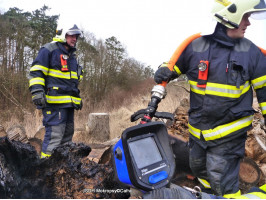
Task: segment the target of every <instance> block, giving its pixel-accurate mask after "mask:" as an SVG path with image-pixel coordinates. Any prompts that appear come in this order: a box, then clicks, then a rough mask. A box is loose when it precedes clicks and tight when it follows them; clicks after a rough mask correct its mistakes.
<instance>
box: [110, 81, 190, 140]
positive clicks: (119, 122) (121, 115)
mask: <svg viewBox="0 0 266 200" xmlns="http://www.w3.org/2000/svg"><path fill="white" fill-rule="evenodd" d="M182 84H183V83H182ZM186 87H187V86H186ZM166 89H167V96H166V98H165V99H163V100H162V101H161V102H160V104H159V106H158V109H157V110H158V111H161V112H170V113H174V111H175V110H176V108H177V107H178V106H179V102H180V101H181V100H182V99H183V98H185V97H188V93H187V92H186V91H185V90H184V89H183V88H181V87H178V86H176V85H175V84H170V85H168V86H167V88H166ZM150 97H151V96H150V94H149V93H148V94H146V95H145V96H143V95H139V96H137V97H135V98H134V99H132V102H131V103H130V104H128V105H123V106H122V107H120V108H119V109H115V110H113V111H111V112H110V132H111V139H113V138H115V137H118V136H120V135H121V133H122V132H123V130H125V129H126V128H128V127H130V126H133V125H136V124H138V123H139V121H137V122H134V123H132V122H130V116H131V115H132V114H133V113H134V112H136V111H138V110H140V109H143V108H146V107H147V106H148V103H149V101H150Z"/></svg>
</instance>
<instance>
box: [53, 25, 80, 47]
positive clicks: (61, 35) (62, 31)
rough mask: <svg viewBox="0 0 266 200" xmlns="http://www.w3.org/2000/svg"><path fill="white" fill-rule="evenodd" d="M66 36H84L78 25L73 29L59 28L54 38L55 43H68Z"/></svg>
mask: <svg viewBox="0 0 266 200" xmlns="http://www.w3.org/2000/svg"><path fill="white" fill-rule="evenodd" d="M66 34H67V35H78V36H81V35H82V31H81V30H80V29H79V28H78V27H77V25H76V24H74V26H73V27H72V28H61V27H57V29H56V36H55V37H54V38H53V41H56V42H62V43H65V42H66Z"/></svg>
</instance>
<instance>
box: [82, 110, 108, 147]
mask: <svg viewBox="0 0 266 200" xmlns="http://www.w3.org/2000/svg"><path fill="white" fill-rule="evenodd" d="M87 137H88V138H90V141H91V142H105V141H107V140H109V139H110V126H109V114H108V113H90V114H89V120H88V135H87Z"/></svg>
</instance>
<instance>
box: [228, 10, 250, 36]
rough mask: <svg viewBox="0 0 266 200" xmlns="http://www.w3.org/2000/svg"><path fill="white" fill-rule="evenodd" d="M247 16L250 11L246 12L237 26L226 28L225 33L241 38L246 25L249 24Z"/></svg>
mask: <svg viewBox="0 0 266 200" xmlns="http://www.w3.org/2000/svg"><path fill="white" fill-rule="evenodd" d="M249 17H250V13H246V14H245V15H244V16H243V18H242V20H241V22H240V24H239V28H238V29H236V28H235V29H227V35H228V36H229V37H231V38H234V39H238V38H243V37H244V36H245V32H246V29H247V27H248V26H249V25H250V22H249Z"/></svg>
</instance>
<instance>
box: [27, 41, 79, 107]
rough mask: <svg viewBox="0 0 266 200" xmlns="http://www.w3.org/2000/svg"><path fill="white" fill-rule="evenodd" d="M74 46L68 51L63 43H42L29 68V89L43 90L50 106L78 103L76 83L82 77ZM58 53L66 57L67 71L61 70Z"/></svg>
mask: <svg viewBox="0 0 266 200" xmlns="http://www.w3.org/2000/svg"><path fill="white" fill-rule="evenodd" d="M75 50H76V49H75V48H72V49H71V50H70V52H68V51H67V50H66V49H65V47H64V46H63V44H61V43H58V42H52V43H48V44H46V45H44V46H43V47H42V48H41V49H40V51H39V53H38V56H37V57H36V59H35V60H34V61H33V64H32V67H31V69H30V81H29V87H30V91H36V90H40V89H41V90H44V91H45V94H46V101H47V103H48V104H50V106H57V107H63V108H64V107H74V106H75V105H80V103H81V98H80V96H79V89H78V84H79V80H80V79H81V78H82V74H78V73H79V71H80V70H79V67H80V66H79V65H78V63H77V60H76V57H75V54H74V52H75ZM60 55H65V56H66V57H65V58H66V59H67V68H68V70H67V71H63V70H61V69H62V67H63V66H62V64H61V58H60Z"/></svg>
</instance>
